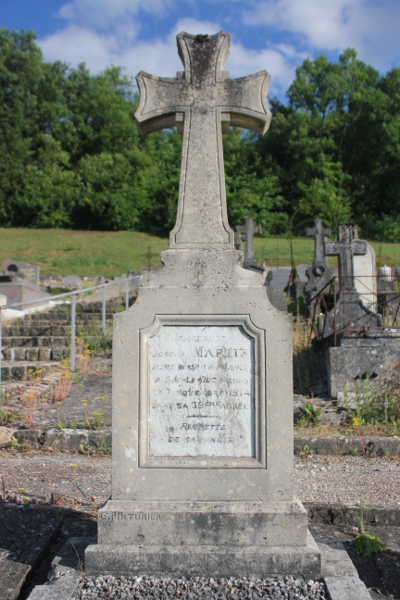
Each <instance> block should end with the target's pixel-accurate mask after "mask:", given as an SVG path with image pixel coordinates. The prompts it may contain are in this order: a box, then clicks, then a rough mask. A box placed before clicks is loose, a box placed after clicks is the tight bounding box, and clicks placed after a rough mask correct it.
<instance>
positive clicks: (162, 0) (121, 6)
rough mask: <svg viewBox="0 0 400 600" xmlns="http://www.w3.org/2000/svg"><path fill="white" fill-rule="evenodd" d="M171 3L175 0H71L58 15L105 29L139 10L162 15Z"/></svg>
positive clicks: (134, 14)
mask: <svg viewBox="0 0 400 600" xmlns="http://www.w3.org/2000/svg"><path fill="white" fill-rule="evenodd" d="M173 4H175V0H73V1H72V2H68V3H67V4H64V5H63V6H62V7H61V8H60V10H59V11H58V15H59V16H60V17H61V18H62V19H65V20H67V21H69V22H71V23H76V24H78V23H79V24H80V25H84V26H87V25H89V26H93V27H100V28H106V29H107V28H109V27H110V26H112V25H113V24H114V23H115V22H119V21H121V20H124V19H131V18H132V17H135V16H137V15H138V13H139V12H140V11H141V10H142V11H144V12H146V13H152V14H154V13H155V14H158V15H159V16H162V15H164V14H165V13H166V11H167V9H168V8H169V7H170V6H172V5H173Z"/></svg>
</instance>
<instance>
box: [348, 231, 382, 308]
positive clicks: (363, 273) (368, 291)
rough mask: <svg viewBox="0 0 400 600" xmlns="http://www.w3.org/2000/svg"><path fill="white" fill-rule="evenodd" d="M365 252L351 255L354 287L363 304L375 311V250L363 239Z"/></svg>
mask: <svg viewBox="0 0 400 600" xmlns="http://www.w3.org/2000/svg"><path fill="white" fill-rule="evenodd" d="M365 248H366V252H365V254H355V255H354V256H353V271H354V287H355V288H356V290H357V292H358V293H359V295H360V299H361V302H362V303H363V305H364V306H365V307H366V308H368V309H369V310H372V311H373V312H377V310H378V304H377V277H376V258H375V251H374V249H373V247H372V246H371V244H369V243H368V242H367V241H365Z"/></svg>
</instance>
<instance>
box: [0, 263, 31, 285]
mask: <svg viewBox="0 0 400 600" xmlns="http://www.w3.org/2000/svg"><path fill="white" fill-rule="evenodd" d="M0 269H1V270H2V271H5V273H6V274H8V275H11V276H13V277H20V278H21V279H25V280H26V281H29V282H30V283H33V284H34V285H37V286H38V285H39V275H40V267H38V266H37V265H31V264H29V263H26V262H21V261H19V260H5V261H3V262H2V263H1V265H0Z"/></svg>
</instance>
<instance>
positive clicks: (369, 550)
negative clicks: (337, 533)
mask: <svg viewBox="0 0 400 600" xmlns="http://www.w3.org/2000/svg"><path fill="white" fill-rule="evenodd" d="M354 544H355V548H356V552H357V554H360V555H361V556H364V557H369V556H371V554H374V553H376V552H380V551H381V550H384V549H385V548H386V544H384V543H383V542H381V540H380V539H378V538H377V537H375V536H374V535H368V534H366V533H361V534H360V535H358V536H357V537H356V539H355V540H354Z"/></svg>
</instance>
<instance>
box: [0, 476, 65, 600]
mask: <svg viewBox="0 0 400 600" xmlns="http://www.w3.org/2000/svg"><path fill="white" fill-rule="evenodd" d="M22 483H23V482H22ZM61 521H62V514H61V512H59V511H55V510H49V509H43V508H40V507H24V506H23V505H20V506H16V505H13V506H10V505H0V581H1V585H0V600H16V599H17V598H18V597H19V594H20V591H21V588H22V586H23V584H24V583H25V580H26V578H27V576H28V574H29V573H30V571H31V570H32V569H33V568H34V567H35V565H36V564H37V563H38V561H39V560H40V558H41V557H42V555H43V554H44V553H45V552H46V549H47V548H48V546H49V544H50V542H51V539H52V537H53V536H54V534H55V532H56V531H57V529H58V528H59V527H60V525H61Z"/></svg>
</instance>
